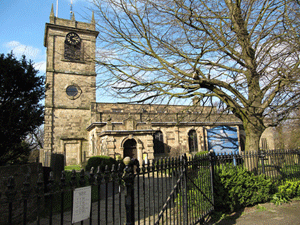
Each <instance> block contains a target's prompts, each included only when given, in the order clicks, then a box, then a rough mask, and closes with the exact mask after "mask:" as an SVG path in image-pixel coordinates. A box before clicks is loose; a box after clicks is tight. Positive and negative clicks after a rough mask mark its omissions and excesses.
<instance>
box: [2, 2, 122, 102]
mask: <svg viewBox="0 0 300 225" xmlns="http://www.w3.org/2000/svg"><path fill="white" fill-rule="evenodd" d="M56 3H57V1H56V0H0V21H1V22H0V31H1V32H0V53H5V54H6V53H9V52H11V51H13V53H14V54H15V56H16V57H17V58H20V57H21V56H22V55H26V58H27V59H31V60H32V61H33V62H34V64H35V67H36V69H38V70H39V71H40V74H41V75H45V70H46V48H45V47H44V43H43V41H44V32H45V23H47V22H49V15H50V12H51V5H52V4H53V7H54V14H55V15H56ZM70 5H71V0H58V14H57V15H58V17H59V18H64V19H69V18H70ZM72 6H73V12H74V14H75V19H76V20H77V21H83V22H86V21H87V22H90V18H91V16H92V11H91V10H89V8H90V7H91V3H90V0H73V5H72ZM86 18H88V19H86ZM99 94H100V93H99V90H98V91H97V101H98V100H100V101H104V102H116V101H117V99H115V98H113V97H112V96H110V95H108V94H107V96H103V93H101V95H102V96H101V98H100V97H99ZM119 100H120V99H119Z"/></svg>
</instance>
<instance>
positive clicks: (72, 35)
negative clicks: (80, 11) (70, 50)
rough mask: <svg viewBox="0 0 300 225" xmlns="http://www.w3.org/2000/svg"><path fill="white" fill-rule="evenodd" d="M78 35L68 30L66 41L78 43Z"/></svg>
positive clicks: (71, 43) (72, 43)
mask: <svg viewBox="0 0 300 225" xmlns="http://www.w3.org/2000/svg"><path fill="white" fill-rule="evenodd" d="M80 41H81V40H80V37H79V35H78V34H76V33H75V32H70V33H68V34H67V36H66V42H67V43H68V44H70V45H78V44H79V43H80Z"/></svg>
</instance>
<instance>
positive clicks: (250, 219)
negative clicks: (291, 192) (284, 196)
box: [207, 200, 300, 225]
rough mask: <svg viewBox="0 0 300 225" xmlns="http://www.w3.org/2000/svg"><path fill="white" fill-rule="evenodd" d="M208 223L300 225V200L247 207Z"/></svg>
mask: <svg viewBox="0 0 300 225" xmlns="http://www.w3.org/2000/svg"><path fill="white" fill-rule="evenodd" d="M207 224H216V225H232V224H237V225H298V224H299V225H300V200H293V201H291V202H290V203H284V204H282V205H279V206H276V205H274V204H273V203H264V204H259V205H256V206H253V207H247V208H245V209H244V210H241V211H240V212H237V213H233V214H232V215H230V216H227V217H226V218H224V219H222V220H220V221H217V222H209V223H207Z"/></svg>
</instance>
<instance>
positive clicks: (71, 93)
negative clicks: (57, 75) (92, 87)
mask: <svg viewBox="0 0 300 225" xmlns="http://www.w3.org/2000/svg"><path fill="white" fill-rule="evenodd" d="M66 93H67V95H68V97H69V98H70V99H72V100H74V99H76V98H78V97H79V96H80V94H81V90H80V88H79V87H78V86H77V85H74V84H73V85H69V86H68V87H67V88H66Z"/></svg>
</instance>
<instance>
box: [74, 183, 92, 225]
mask: <svg viewBox="0 0 300 225" xmlns="http://www.w3.org/2000/svg"><path fill="white" fill-rule="evenodd" d="M91 193H92V188H91V186H87V187H82V188H76V189H75V190H74V195H73V216H72V223H77V222H80V221H83V220H86V219H88V218H89V217H90V212H91V196H92V195H91Z"/></svg>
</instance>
